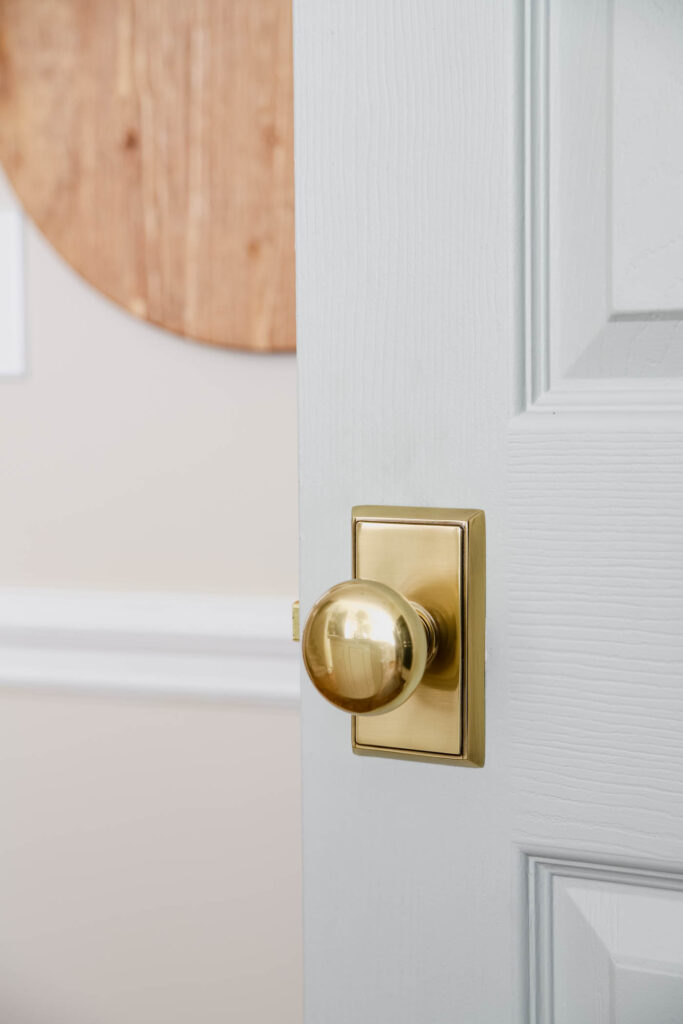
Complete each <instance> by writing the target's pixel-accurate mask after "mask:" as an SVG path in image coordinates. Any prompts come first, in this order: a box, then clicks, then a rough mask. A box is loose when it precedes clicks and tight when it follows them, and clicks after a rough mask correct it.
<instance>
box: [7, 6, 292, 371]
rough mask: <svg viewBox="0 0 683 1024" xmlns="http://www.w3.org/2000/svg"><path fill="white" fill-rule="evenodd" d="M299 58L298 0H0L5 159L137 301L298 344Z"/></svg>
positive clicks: (78, 260)
mask: <svg viewBox="0 0 683 1024" xmlns="http://www.w3.org/2000/svg"><path fill="white" fill-rule="evenodd" d="M291 62H292V56H291V11H290V4H289V2H288V0H174V2H173V3H166V2H163V0H4V2H3V3H2V4H1V5H0V160H1V161H2V162H3V163H4V165H5V168H6V170H7V172H8V174H9V177H10V179H11V181H12V183H13V185H14V187H15V189H16V191H17V193H18V195H19V197H20V198H21V200H22V202H23V204H24V206H25V207H26V209H27V210H28V212H29V214H30V215H31V216H32V217H33V219H34V220H35V221H36V223H37V224H38V226H39V227H40V229H41V230H42V231H43V232H44V234H45V235H46V236H47V238H48V239H49V240H50V241H51V242H52V243H53V244H54V245H55V247H56V248H57V249H58V250H59V252H60V253H61V254H62V255H63V256H64V257H65V258H66V259H67V260H68V261H69V263H71V264H72V266H73V267H75V268H76V269H77V270H78V271H79V272H80V273H81V274H83V276H84V277H86V278H87V279H88V280H89V281H90V282H91V283H92V284H93V285H95V286H96V287H97V288H99V289H100V290H101V291H103V292H104V293H105V294H107V295H108V296H110V297H111V298H112V299H114V300H115V301H117V302H119V303H121V304H122V305H123V306H125V307H126V308H127V309H129V310H130V311H131V312H133V313H135V314H137V315H138V316H141V317H146V318H147V319H148V320H151V321H153V322H154V323H158V324H161V325H162V326H164V327H167V328H169V329H170V330H173V331H176V332H178V333H180V334H183V335H186V336H188V337H192V338H196V339H199V340H201V341H206V342H211V343H213V344H217V345H226V346H231V347H232V346H234V347H238V348H246V349H256V350H261V351H268V350H289V349H293V348H294V345H295V325H294V240H293V239H294V236H293V231H294V227H293V206H294V204H293V188H294V186H293V158H292V145H293V143H292V135H293V125H292V85H291V77H292V76H291Z"/></svg>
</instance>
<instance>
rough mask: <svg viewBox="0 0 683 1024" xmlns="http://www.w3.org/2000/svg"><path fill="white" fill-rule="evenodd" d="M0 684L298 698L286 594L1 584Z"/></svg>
mask: <svg viewBox="0 0 683 1024" xmlns="http://www.w3.org/2000/svg"><path fill="white" fill-rule="evenodd" d="M0 686H2V687H5V688H8V687H9V688H12V687H17V688H32V689H59V690H72V691H87V692H106V693H110V694H111V693H113V694H145V695H159V696H180V697H191V698H217V699H227V700H234V701H240V702H247V703H258V704H263V703H265V704H275V705H289V706H296V705H297V704H298V700H299V647H298V645H297V644H294V643H293V642H292V639H291V601H289V599H287V598H280V597H224V596H218V595H203V594H201V595H200V594H170V593H169V594H162V593H139V592H136V593H126V592H104V591H78V590H28V589H2V590H0Z"/></svg>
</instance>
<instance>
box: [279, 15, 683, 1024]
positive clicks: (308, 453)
mask: <svg viewBox="0 0 683 1024" xmlns="http://www.w3.org/2000/svg"><path fill="white" fill-rule="evenodd" d="M678 8H679V5H677V4H676V3H674V0H667V2H666V3H664V4H655V3H654V2H651V0H612V2H608V0H600V2H597V3H588V2H585V3H584V2H582V3H574V2H573V0H528V2H527V3H523V2H522V0H520V2H515V0H508V2H502V3H496V4H482V3H480V2H478V0H472V2H467V0H463V2H458V3H457V4H456V3H452V2H450V0H428V2H427V3H424V2H417V0H415V2H411V0H399V2H396V0H378V2H373V3H372V4H367V3H365V2H361V0H358V2H354V0H351V2H348V3H345V4H336V3H334V2H332V0H295V102H296V135H297V139H296V181H297V266H298V270H297V273H298V292H297V305H298V346H299V363H300V436H301V451H300V455H301V551H302V563H301V586H302V594H301V598H302V613H303V614H304V615H305V614H306V612H307V610H308V608H309V607H310V605H311V603H312V601H313V600H314V599H315V598H316V597H317V596H318V595H319V594H320V593H322V592H323V591H324V590H325V589H326V588H327V587H329V586H330V585H332V584H333V583H336V582H338V581H340V580H342V579H345V578H348V576H349V574H350V544H349V524H350V512H351V507H352V505H354V504H370V503H372V504H404V505H411V506H416V505H425V506H433V505H439V506H444V507H473V508H483V509H484V510H485V512H486V517H487V549H488V550H487V565H488V569H487V608H488V614H487V684H486V685H487V698H486V731H487V742H486V750H487V756H486V765H485V766H484V768H483V769H480V770H479V769H470V770H465V769H458V768H452V767H448V766H442V765H416V764H410V763H405V762H401V761H392V760H379V759H377V760H375V759H362V758H357V757H354V756H353V755H352V753H351V750H350V743H349V723H348V720H347V718H346V717H345V716H344V715H343V714H341V713H340V712H338V711H337V710H336V709H334V708H332V707H329V706H327V705H326V704H325V703H324V702H323V701H322V699H321V698H320V697H319V696H318V695H317V693H316V692H315V691H314V690H313V688H312V686H310V685H309V684H308V682H307V680H305V679H304V685H303V758H304V887H305V964H306V982H305V990H306V1013H307V1021H308V1024H318V1022H319V1021H325V1022H326V1024H328V1022H329V1024H347V1022H349V1021H362V1022H365V1021H368V1022H370V1021H380V1022H384V1021H387V1022H388V1021H392V1024H393V1022H398V1024H402V1022H405V1024H408V1022H410V1024H414V1022H415V1021H419V1022H420V1024H445V1022H449V1021H452V1022H456V1021H457V1022H460V1021H462V1022H467V1024H506V1022H508V1024H511V1022H513V1021H516V1022H525V1024H526V1022H527V1021H529V1020H535V1021H536V1022H537V1024H550V1022H551V1021H555V1022H556V1024H560V1022H562V1024H564V1022H567V1024H569V1022H570V1021H571V1022H573V1024H578V1022H579V1021H580V1022H581V1024H598V1022H601V1021H602V1020H603V1019H604V1020H610V1021H615V1022H616V1024H634V1022H635V1020H636V1019H638V1018H637V1017H634V1014H636V1013H637V1012H639V1011H637V1008H638V1007H642V1006H646V1005H652V1006H653V1007H655V1008H657V1009H659V1010H661V1014H660V1018H661V1020H662V1021H666V1020H668V1019H669V1017H667V1014H669V1015H670V1010H671V1007H672V1006H675V1005H676V1001H677V1000H678V999H679V996H680V985H679V976H680V975H681V972H682V971H683V955H682V952H681V950H680V949H679V944H678V940H677V939H676V934H677V932H676V929H677V927H678V924H677V922H678V923H680V918H679V915H680V906H681V904H680V878H681V875H682V874H683V744H681V742H680V737H681V735H682V734H683V696H681V694H682V693H683V691H682V690H681V675H682V674H683V673H682V672H681V661H682V659H681V653H682V648H683V641H682V640H681V635H680V632H681V622H682V621H683V582H682V581H683V541H682V539H681V529H680V527H681V518H682V517H681V512H680V508H681V504H682V499H683V443H682V441H683V434H682V433H681V427H682V426H683V418H681V417H680V410H681V405H682V396H683V389H682V387H681V380H682V379H683V358H680V353H679V352H678V347H679V343H681V342H680V337H681V336H680V327H679V316H678V312H677V311H679V310H680V309H681V308H683V298H682V299H681V301H680V302H679V295H678V289H679V286H680V260H679V259H678V256H679V243H680V239H681V238H683V212H682V211H683V185H682V184H681V182H683V143H681V141H680V138H681V136H680V132H676V131H674V126H675V125H676V124H678V123H681V122H683V88H679V85H680V75H681V72H680V68H681V67H682V66H683V60H679V57H678V55H679V54H681V56H683V26H681V25H680V24H679V23H680V20H681V19H680V16H679V11H678ZM653 64H654V65H656V67H655V68H651V66H652V65H653ZM653 124H654V125H655V127H653ZM662 204H664V205H662ZM664 208H665V209H666V210H669V211H670V214H671V216H670V219H669V221H667V218H666V217H665V216H664V215H663V213H662V210H663V209H664ZM682 316H683V314H682ZM681 344H683V343H681ZM547 865H550V866H549V867H548V866H547ZM566 865H570V867H566ZM539 894H544V895H543V900H544V901H545V902H543V901H542V900H541V896H540V895H539ZM544 915H545V916H544ZM638 921H641V922H643V935H642V937H641V941H639V944H638V943H635V939H634V941H633V942H631V939H630V938H628V937H629V936H631V935H635V934H636V930H637V929H636V924H637V922H638ZM605 922H607V924H606V923H605ZM615 922H616V923H615ZM634 922H635V923H634ZM607 925H609V927H612V926H613V928H612V931H610V933H609V935H608V936H607V938H605V934H606V933H605V930H604V929H605V927H607ZM665 925H666V929H665V930H666V934H667V935H668V936H669V938H670V941H668V944H667V941H663V942H660V941H659V939H658V938H657V936H658V933H662V929H664V927H665ZM636 947H637V948H636ZM591 949H595V950H596V951H597V950H600V953H599V956H598V953H597V952H596V955H595V957H594V958H593V960H594V967H593V968H591V971H592V973H591V975H590V978H589V977H588V976H587V975H586V972H585V970H583V968H582V962H583V961H582V960H581V957H585V956H587V955H588V953H587V951H590V950H591ZM598 961H599V962H598ZM581 974H582V978H581V980H580V981H579V975H581ZM553 977H554V978H555V980H556V981H557V986H556V987H553V984H552V979H553ZM563 986H564V987H563ZM572 999H574V1002H572ZM581 1000H583V1001H581ZM605 1014H608V1016H607V1017H605V1016H604V1015H605ZM609 1014H611V1016H609ZM660 1018H656V1017H655V1018H653V1020H658V1019H660ZM673 1019H675V1018H673Z"/></svg>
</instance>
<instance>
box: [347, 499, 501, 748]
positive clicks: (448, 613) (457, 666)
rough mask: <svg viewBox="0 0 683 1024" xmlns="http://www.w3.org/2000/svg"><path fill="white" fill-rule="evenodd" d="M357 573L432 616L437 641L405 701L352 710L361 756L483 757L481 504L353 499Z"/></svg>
mask: <svg viewBox="0 0 683 1024" xmlns="http://www.w3.org/2000/svg"><path fill="white" fill-rule="evenodd" d="M352 548H353V575H354V578H358V579H368V580H377V581H379V582H380V583H386V584H387V585H388V586H390V587H393V588H394V589H395V590H398V591H399V592H400V593H401V594H403V596H404V597H406V598H408V600H409V601H415V602H417V603H418V604H421V605H422V606H423V607H424V608H426V609H427V611H429V612H430V613H431V615H432V616H433V617H434V619H435V620H436V623H437V627H438V632H439V646H438V650H437V654H436V657H435V658H434V661H433V662H432V663H431V664H430V665H429V666H428V667H427V670H426V672H425V675H424V677H423V679H422V682H421V683H420V685H419V686H418V687H417V689H416V690H415V692H414V693H413V695H412V696H411V697H409V698H408V700H407V701H406V702H405V704H402V705H401V706H400V707H399V708H396V710H395V711H389V712H388V713H387V714H385V715H372V716H367V715H358V716H356V715H354V716H353V720H352V725H351V730H352V733H351V735H352V743H353V749H354V751H355V752H356V753H357V754H370V755H375V756H380V757H401V758H409V759H411V760H421V761H447V762H449V763H453V764H465V765H474V766H479V767H480V766H481V765H483V763H484V627H485V618H486V533H485V521H484V513H483V512H481V511H479V510H478V509H443V508H403V507H393V506H376V505H358V506H356V507H355V508H354V509H353V515H352Z"/></svg>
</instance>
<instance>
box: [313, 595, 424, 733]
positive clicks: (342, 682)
mask: <svg viewBox="0 0 683 1024" xmlns="http://www.w3.org/2000/svg"><path fill="white" fill-rule="evenodd" d="M436 647H437V629H436V624H435V622H434V619H433V618H432V616H431V615H430V614H429V612H428V611H425V609H424V608H422V607H421V606H420V605H417V604H414V603H412V602H410V601H408V600H406V598H405V597H403V595H402V594H399V593H398V591H396V590H393V589H392V588H391V587H388V586H386V585H385V584H384V583H377V582H375V581H373V580H359V579H354V580H347V582H346V583H338V584H337V585H336V586H334V587H332V588H331V589H330V590H328V591H327V593H325V594H323V596H322V597H321V598H320V600H319V601H318V602H317V603H316V604H315V605H314V606H313V608H312V610H311V614H310V615H309V616H308V620H307V622H306V626H305V628H304V633H303V638H302V653H303V657H304V664H305V666H306V671H307V672H308V674H309V676H310V677H311V680H312V681H313V684H314V686H315V687H316V688H317V689H318V690H319V692H320V693H321V694H322V695H323V697H326V698H327V700H329V701H331V703H332V704H335V705H336V706H337V707H338V708H341V709H342V710H343V711H349V712H351V713H352V714H355V715H377V714H383V713H384V712H387V711H392V710H393V709H394V708H397V707H398V706H399V705H400V704H403V702H404V701H406V700H407V699H408V697H410V695H411V694H412V693H413V692H414V690H415V689H416V687H417V685H418V683H419V682H420V680H421V679H422V676H423V675H424V671H425V668H426V667H427V665H428V664H429V662H430V661H431V660H432V658H433V657H434V654H435V653H436Z"/></svg>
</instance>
